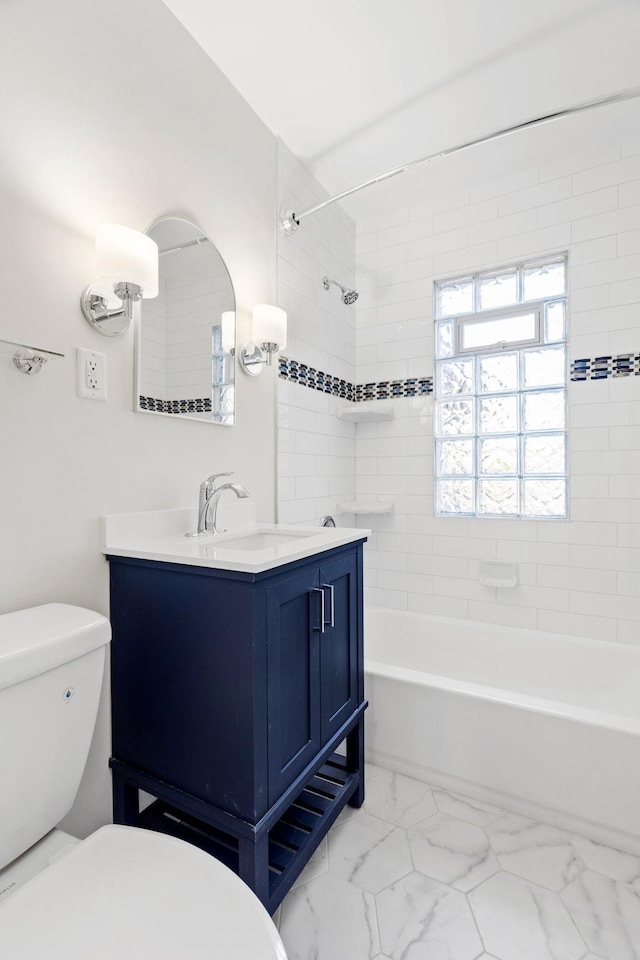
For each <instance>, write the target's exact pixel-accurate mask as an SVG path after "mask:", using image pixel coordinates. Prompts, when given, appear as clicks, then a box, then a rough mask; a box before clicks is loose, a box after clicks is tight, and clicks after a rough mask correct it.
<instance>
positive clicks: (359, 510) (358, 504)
mask: <svg viewBox="0 0 640 960" xmlns="http://www.w3.org/2000/svg"><path fill="white" fill-rule="evenodd" d="M383 419H385V418H383ZM345 513H351V514H353V515H355V516H359V515H364V514H375V515H376V516H379V517H381V516H391V514H392V513H393V504H392V503H391V502H389V503H387V502H386V501H367V500H342V501H340V502H339V503H338V515H339V516H342V514H345Z"/></svg>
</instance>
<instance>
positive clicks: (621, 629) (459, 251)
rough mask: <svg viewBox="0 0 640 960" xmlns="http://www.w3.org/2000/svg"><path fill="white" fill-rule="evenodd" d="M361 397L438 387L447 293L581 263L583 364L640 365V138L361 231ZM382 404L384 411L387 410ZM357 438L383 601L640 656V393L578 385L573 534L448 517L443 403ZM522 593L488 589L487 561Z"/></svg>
mask: <svg viewBox="0 0 640 960" xmlns="http://www.w3.org/2000/svg"><path fill="white" fill-rule="evenodd" d="M356 242H357V251H358V257H357V266H358V273H357V277H356V285H357V286H358V288H359V289H360V291H361V295H360V300H359V301H358V313H357V375H358V380H359V381H360V382H363V381H371V380H388V379H390V378H402V377H407V376H417V375H420V374H422V375H430V374H432V373H433V301H432V292H433V282H434V279H438V278H443V277H448V276H455V275H457V274H462V273H464V272H466V271H470V270H474V269H478V268H487V267H491V266H500V265H503V264H509V263H512V262H514V261H517V260H519V259H522V258H527V257H535V256H537V255H538V254H540V255H543V254H547V253H558V252H562V251H565V250H568V252H569V265H570V288H569V348H568V349H569V356H570V358H572V359H577V358H583V357H596V356H603V355H610V354H614V355H615V354H619V353H626V352H636V353H637V352H638V351H639V350H640V333H639V332H638V331H639V317H640V311H639V305H640V138H638V137H634V138H629V139H627V140H625V141H624V142H621V143H619V142H615V143H610V144H607V145H604V146H603V147H602V148H599V149H594V150H591V151H590V152H588V153H583V154H580V155H576V156H572V157H568V158H567V159H564V160H560V161H558V162H554V163H550V164H547V165H545V166H542V167H539V168H535V169H530V170H526V171H524V172H521V173H518V174H517V175H514V176H512V177H509V178H505V179H501V180H498V181H494V182H490V183H486V184H485V185H484V186H482V187H477V188H474V189H471V190H465V189H461V190H460V192H459V193H458V194H457V195H455V196H447V197H442V198H440V199H439V200H438V201H435V202H428V203H424V202H420V198H418V197H417V198H416V201H415V203H414V204H413V205H412V206H409V207H405V208H402V209H394V210H393V211H392V212H391V213H389V215H381V216H376V217H375V218H371V219H369V220H368V221H359V222H358V227H357V241H356ZM373 402H375V401H373ZM394 406H395V408H396V413H397V418H396V420H395V421H393V422H391V423H381V424H376V423H373V424H362V425H359V426H358V432H357V442H356V447H357V491H358V494H359V496H363V497H372V498H374V499H384V500H389V499H390V500H393V501H394V504H395V516H393V517H392V518H381V519H375V520H373V523H372V525H373V526H374V527H375V531H376V533H375V535H374V537H373V539H372V543H371V549H370V550H369V552H368V565H369V571H370V580H369V582H370V584H371V586H370V588H369V591H368V598H369V600H371V601H373V602H375V603H377V604H381V605H383V606H388V607H397V608H401V609H410V610H417V611H428V612H432V613H436V614H443V615H446V616H454V617H462V618H467V617H469V618H472V619H478V620H487V621H490V622H494V623H505V624H513V625H517V626H523V627H531V628H537V629H540V630H553V631H559V632H566V633H571V634H577V635H582V636H588V637H596V638H602V639H605V640H618V641H621V642H627V643H639V642H640V624H639V621H640V599H639V597H640V500H639V499H638V497H639V491H640V452H639V446H640V379H639V378H638V377H633V376H631V377H627V378H616V379H607V380H603V381H590V382H586V383H574V384H572V385H571V387H570V391H569V406H570V421H569V422H570V430H569V436H570V521H569V522H549V521H547V522H544V521H538V522H531V521H524V520H508V519H505V520H503V519H469V520H467V519H462V518H435V517H434V516H433V483H432V475H433V453H432V448H433V442H432V400H431V399H417V398H416V399H401V400H394ZM481 558H497V559H504V560H512V561H516V562H517V563H518V565H519V571H520V586H518V587H517V588H515V589H512V590H500V589H498V590H496V589H494V588H487V587H482V586H480V583H479V560H480V559H481Z"/></svg>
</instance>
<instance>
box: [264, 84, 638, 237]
mask: <svg viewBox="0 0 640 960" xmlns="http://www.w3.org/2000/svg"><path fill="white" fill-rule="evenodd" d="M639 97H640V87H632V88H630V89H627V90H622V91H620V92H619V93H613V94H609V95H608V96H606V97H597V98H596V99H594V100H585V101H584V102H582V103H577V104H574V105H573V106H571V107H565V108H564V109H562V110H555V111H554V112H553V113H546V114H544V115H543V116H541V117H534V118H533V119H531V120H524V121H523V122H522V123H516V124H513V126H511V127H503V128H502V129H501V130H494V131H493V132H492V133H486V134H484V135H483V136H481V137H474V139H473V140H465V141H463V142H462V143H458V144H456V145H455V146H453V147H446V148H445V149H444V150H437V151H436V152H435V153H427V154H425V155H424V156H422V157H416V159H415V160H410V161H409V162H408V163H404V164H403V165H402V166H401V167H394V168H393V170H387V172H386V173H381V174H380V175H379V176H377V177H371V178H370V179H369V180H364V181H363V182H362V183H359V184H357V185H356V186H355V187H350V188H349V189H348V190H343V191H342V193H337V194H336V195H335V196H334V197H329V199H328V200H323V201H322V203H316V204H314V206H313V207H307V208H306V210H302V211H301V212H300V213H295V212H294V211H293V210H287V211H286V212H285V213H283V215H282V218H281V220H280V229H281V230H282V232H283V233H285V234H286V235H287V236H291V234H293V233H295V232H296V230H297V229H298V227H299V226H300V221H301V220H303V219H304V217H309V216H311V214H312V213H317V212H318V211H319V210H324V208H325V207H328V206H329V205H330V204H332V203H337V202H338V200H344V198H345V197H350V196H351V195H352V194H353V193H358V192H359V191H360V190H364V189H365V188H366V187H371V186H373V184H374V183H382V181H383V180H390V179H391V177H397V176H398V174H400V173H406V172H407V170H412V169H413V168H414V167H418V166H420V165H421V164H423V163H430V162H431V161H432V160H440V159H442V158H443V157H450V156H452V155H453V154H454V153H461V152H462V151H463V150H468V149H469V148H470V147H477V146H479V145H480V144H482V143H490V142H491V141H492V140H500V139H501V138H502V137H508V136H510V135H511V134H512V133H518V132H519V131H520V130H528V129H530V128H532V127H538V126H541V125H542V124H543V123H551V121H553V120H561V119H563V118H564V117H570V116H573V115H574V114H577V113H584V112H585V111H587V110H595V109H597V108H598V107H607V106H610V105H611V104H613V103H624V102H625V101H626V100H636V99H638V98H639Z"/></svg>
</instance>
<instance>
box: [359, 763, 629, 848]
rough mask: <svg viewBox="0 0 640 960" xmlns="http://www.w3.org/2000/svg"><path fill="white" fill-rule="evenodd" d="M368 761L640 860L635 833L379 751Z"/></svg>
mask: <svg viewBox="0 0 640 960" xmlns="http://www.w3.org/2000/svg"><path fill="white" fill-rule="evenodd" d="M366 760H367V763H372V764H375V765H376V766H379V767H385V768H386V769H387V770H392V771H393V772H394V773H400V774H403V775H404V776H406V777H412V778H413V779H414V780H420V781H421V782H422V783H426V784H428V785H429V786H431V787H435V788H440V789H442V790H446V791H448V792H450V793H458V794H461V795H462V796H465V797H469V798H470V799H472V800H480V801H484V802H485V803H490V804H493V805H494V806H496V807H500V808H503V809H504V810H505V812H514V813H519V814H521V815H522V816H524V817H529V819H531V820H536V821H540V822H542V823H546V824H550V825H551V826H554V827H558V828H559V829H561V830H566V831H567V832H568V833H573V834H576V835H577V836H580V837H587V838H588V839H589V840H593V841H594V842H596V843H602V844H605V845H606V846H609V847H614V848H616V849H618V850H622V851H625V852H627V853H632V854H635V856H640V837H638V836H636V835H635V834H633V833H628V832H627V831H624V830H616V829H614V828H612V827H607V826H604V825H603V824H599V823H595V822H594V821H592V820H585V819H583V818H581V817H576V816H571V815H570V814H567V813H565V812H563V811H561V810H557V809H555V808H554V807H547V806H545V805H543V804H539V803H534V802H532V801H530V800H526V799H524V798H523V797H519V796H516V795H514V794H508V793H503V792H501V791H499V790H492V789H490V788H489V787H484V786H481V785H480V784H478V783H475V782H473V781H469V780H463V779H461V778H459V777H455V776H451V774H447V773H443V772H442V771H440V770H433V769H431V768H429V767H425V766H423V765H422V764H419V763H415V762H409V761H405V760H402V759H401V758H399V757H397V756H394V755H392V754H387V753H384V752H382V751H380V750H372V749H370V748H369V747H367V748H366Z"/></svg>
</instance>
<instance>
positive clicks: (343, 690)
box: [267, 551, 362, 802]
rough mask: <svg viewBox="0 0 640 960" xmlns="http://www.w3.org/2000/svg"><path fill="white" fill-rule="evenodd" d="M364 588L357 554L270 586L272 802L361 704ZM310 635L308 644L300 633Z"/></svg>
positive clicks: (269, 709) (269, 737) (270, 755)
mask: <svg viewBox="0 0 640 960" xmlns="http://www.w3.org/2000/svg"><path fill="white" fill-rule="evenodd" d="M359 597H360V592H359V588H358V564H357V556H356V554H355V552H353V551H351V552H348V553H347V554H346V555H343V556H341V557H340V558H338V559H335V560H328V561H327V562H326V563H323V564H322V565H320V566H319V567H318V565H317V564H314V565H312V566H309V567H308V568H305V569H304V570H303V571H301V572H300V573H296V574H294V575H292V576H290V577H289V578H287V579H282V580H278V582H277V583H274V584H273V585H272V586H270V587H268V588H267V671H268V675H269V703H268V711H269V736H268V740H269V743H268V751H269V799H270V801H271V802H273V801H274V800H275V799H277V797H279V796H280V795H281V794H282V792H283V791H284V790H285V789H286V788H287V787H288V786H289V784H290V783H292V782H293V781H294V780H295V778H296V777H297V776H298V775H299V774H300V773H301V771H302V770H304V768H305V767H306V766H307V764H308V763H310V762H311V760H312V759H313V757H314V756H315V755H316V753H317V752H318V750H319V749H320V748H321V747H323V746H324V745H325V744H326V743H328V742H329V741H330V740H331V738H332V737H333V736H334V735H335V734H336V733H338V731H339V730H340V729H341V727H342V726H343V725H344V723H346V721H347V720H348V719H349V717H350V716H351V715H352V714H353V713H354V711H355V710H356V709H357V706H358V703H359V700H361V699H362V695H360V697H359V695H358V691H359V672H358V670H359V665H360V664H359V647H358V644H357V643H356V642H354V638H356V637H357V636H358V625H359V608H358V604H359V602H360V600H359ZM304 636H307V637H308V638H309V640H308V643H301V642H300V638H301V637H304Z"/></svg>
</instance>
